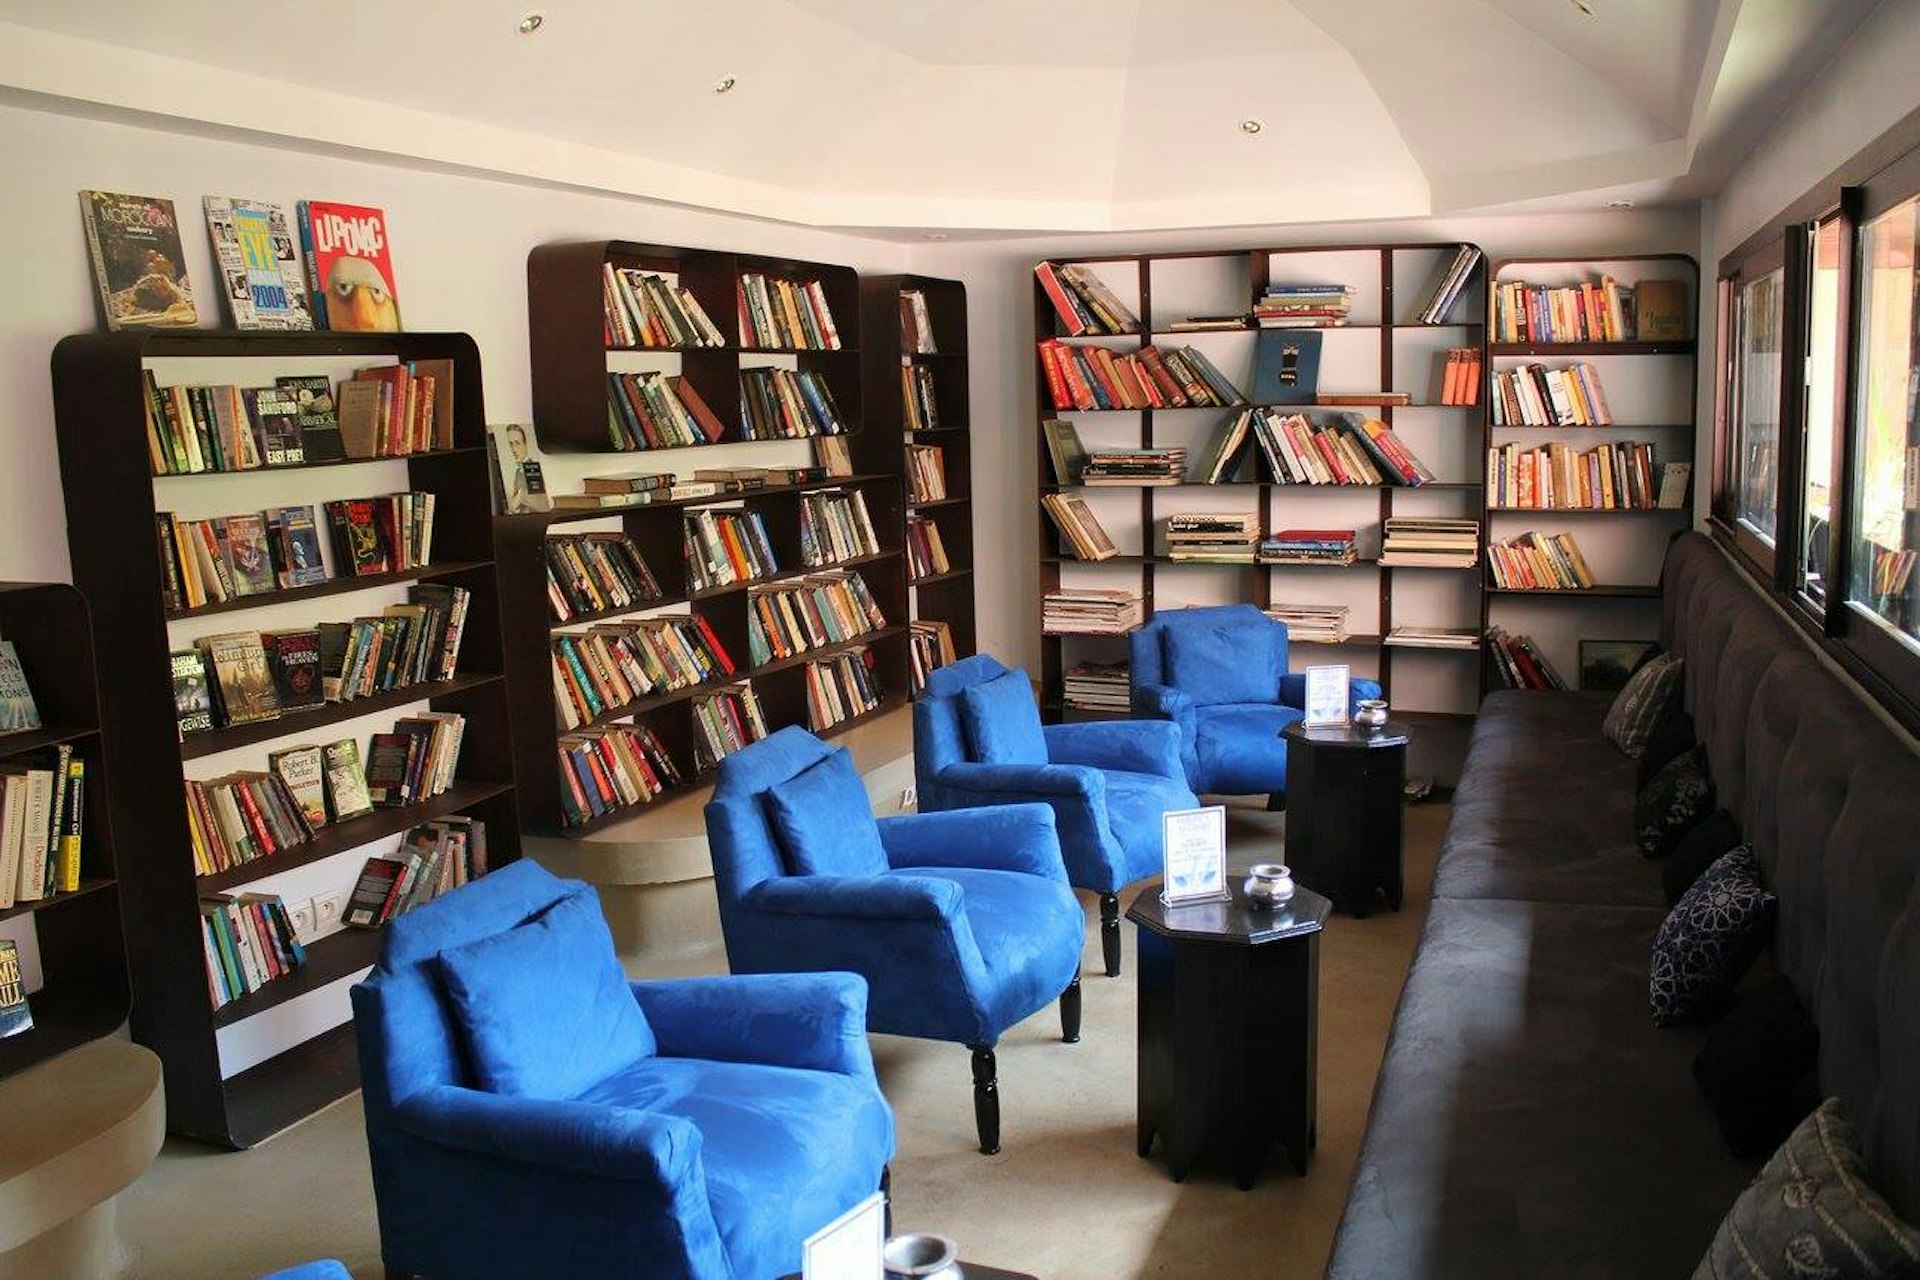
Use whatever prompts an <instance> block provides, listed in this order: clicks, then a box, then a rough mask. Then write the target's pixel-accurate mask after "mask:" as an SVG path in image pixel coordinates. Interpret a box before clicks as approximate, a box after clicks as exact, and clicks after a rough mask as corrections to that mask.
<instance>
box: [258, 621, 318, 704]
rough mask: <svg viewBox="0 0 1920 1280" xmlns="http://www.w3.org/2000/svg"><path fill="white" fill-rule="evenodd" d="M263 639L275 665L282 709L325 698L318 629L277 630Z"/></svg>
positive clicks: (274, 671)
mask: <svg viewBox="0 0 1920 1280" xmlns="http://www.w3.org/2000/svg"><path fill="white" fill-rule="evenodd" d="M260 640H261V643H262V644H263V645H264V646H265V648H266V650H267V656H268V659H269V660H270V662H271V663H272V666H273V687H274V693H275V695H276V696H277V697H278V698H279V700H280V709H281V710H282V711H293V710H296V709H298V708H302V707H317V706H319V705H320V704H321V703H323V702H325V701H326V697H325V695H324V693H323V691H322V690H321V687H320V633H319V631H317V630H314V631H274V632H268V633H267V634H265V635H263V636H261V637H260Z"/></svg>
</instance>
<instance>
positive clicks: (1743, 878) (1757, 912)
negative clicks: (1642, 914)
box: [1647, 845, 1779, 1027]
mask: <svg viewBox="0 0 1920 1280" xmlns="http://www.w3.org/2000/svg"><path fill="white" fill-rule="evenodd" d="M1778 901H1779V900H1778V899H1777V898H1775V897H1774V896H1773V894H1771V893H1769V892H1768V891H1767V887H1766V886H1765V885H1763V884H1761V883H1760V860H1759V859H1758V858H1756V857H1754V856H1753V851H1752V850H1751V849H1748V848H1747V846H1745V845H1741V846H1740V847H1739V848H1737V849H1735V850H1734V851H1733V852H1732V853H1729V854H1727V855H1726V856H1725V857H1723V858H1721V859H1720V861H1718V862H1716V863H1714V864H1713V865H1712V866H1711V867H1708V868H1707V870H1706V874H1704V875H1702V876H1701V877H1700V878H1699V879H1698V880H1696V881H1695V882H1694V885H1693V888H1691V889H1689V890H1687V892H1686V895H1685V896H1684V897H1682V898H1681V899H1680V902H1679V904H1678V905H1676V906H1675V907H1674V909H1673V910H1672V911H1670V912H1668V913H1667V918H1666V920H1665V921H1663V922H1662V923H1661V925H1660V932H1659V933H1658V934H1657V935H1656V936H1655V937H1654V940H1653V962H1652V965H1651V971H1650V973H1649V975H1648V979H1647V999H1648V1002H1649V1003H1650V1004H1651V1005H1652V1006H1653V1021H1654V1025H1655V1026H1660V1027H1671V1026H1675V1025H1677V1024H1679V1023H1682V1022H1692V1021H1694V1020H1696V1019H1698V1018H1702V1017H1704V1016H1706V1015H1708V1014H1711V1013H1714V1012H1716V1011H1717V1010H1719V1009H1720V1008H1721V1007H1722V1006H1724V1005H1725V1004H1726V1002H1727V1000H1728V999H1729V998H1730V997H1731V996H1732V995H1733V988H1734V986H1735V985H1736V984H1738V983H1739V981H1740V976H1741V975H1742V974H1744V973H1745V972H1746V971H1747V969H1748V968H1749V967H1750V966H1751V965H1752V964H1753V962H1754V960H1756V959H1757V958H1758V957H1759V955H1760V952H1761V951H1762V950H1764V949H1765V948H1766V945H1767V937H1768V935H1769V934H1770V933H1771V932H1772V931H1773V912H1774V907H1775V905H1776V904H1777V903H1778Z"/></svg>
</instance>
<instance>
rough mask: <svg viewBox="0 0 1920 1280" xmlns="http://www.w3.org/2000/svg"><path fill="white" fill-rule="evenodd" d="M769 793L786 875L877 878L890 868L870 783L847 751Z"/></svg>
mask: <svg viewBox="0 0 1920 1280" xmlns="http://www.w3.org/2000/svg"><path fill="white" fill-rule="evenodd" d="M765 797H766V799H765V804H766V806H767V821H768V822H770V823H771V824H772V825H773V830H774V834H775V836H776V837H777V838H778V839H779V841H780V850H781V854H782V856H783V857H784V859H785V861H786V864H787V874H789V875H796V876H877V875H880V874H881V873H882V872H884V871H885V870H886V869H887V851H886V848H885V846H883V845H882V844H881V843H880V826H879V824H878V823H877V822H875V821H874V818H873V804H872V802H871V801H870V800H868V798H867V788H866V784H865V783H863V782H861V781H860V775H859V774H858V773H857V772H855V771H854V767H853V759H852V757H850V756H849V755H848V754H847V753H846V752H844V751H835V752H834V753H833V754H832V755H830V756H828V757H827V758H826V759H824V760H821V761H819V762H818V763H816V764H813V765H811V766H809V767H808V768H805V769H802V770H801V771H800V772H799V773H796V774H795V775H794V776H793V777H791V778H788V779H787V780H786V781H785V782H779V783H775V784H774V785H773V786H772V787H769V788H768V789H767V791H766V792H765Z"/></svg>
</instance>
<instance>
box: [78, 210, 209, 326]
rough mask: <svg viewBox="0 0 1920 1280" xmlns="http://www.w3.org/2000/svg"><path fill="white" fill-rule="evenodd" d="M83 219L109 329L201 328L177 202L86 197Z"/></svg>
mask: <svg viewBox="0 0 1920 1280" xmlns="http://www.w3.org/2000/svg"><path fill="white" fill-rule="evenodd" d="M80 213H81V220H82V221H83V222H84V223H85V225H86V231H87V251H88V254H89V255H90V256H91V257H92V259H93V283H94V286H95V288H96V289H97V290H98V291H99V297H100V313H101V315H102V316H103V317H105V319H106V322H107V328H109V329H172V328H190V327H192V326H193V325H196V324H199V323H200V313H199V312H198V311H196V310H195V309H194V305H193V286H192V283H191V282H190V281H189V280H188V279H187V258H186V254H185V253H184V252H183V251H182V250H181V247H180V222H179V219H177V218H176V217H175V216H174V212H173V201H171V200H166V199H162V198H161V197H159V196H127V195H118V194H116V193H114V192H111V191H82V192H81V193H80Z"/></svg>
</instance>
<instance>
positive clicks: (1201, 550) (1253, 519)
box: [1162, 511, 1260, 564]
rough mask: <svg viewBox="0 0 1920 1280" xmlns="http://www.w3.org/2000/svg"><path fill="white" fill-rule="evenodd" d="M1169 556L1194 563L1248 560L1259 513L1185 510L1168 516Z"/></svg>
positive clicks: (1256, 535)
mask: <svg viewBox="0 0 1920 1280" xmlns="http://www.w3.org/2000/svg"><path fill="white" fill-rule="evenodd" d="M1162 527H1163V528H1164V530H1165V532H1166V540H1167V556H1168V558H1169V559H1172V560H1176V561H1182V562H1191V563H1195V564H1252V563H1253V557H1254V546H1255V544H1256V543H1258V542H1259V541H1260V517H1259V516H1257V515H1255V514H1253V513H1252V512H1231V513H1229V512H1200V511H1195V512H1186V513H1183V514H1181V515H1175V516H1168V517H1167V519H1166V521H1165V523H1164V525H1163V526H1162Z"/></svg>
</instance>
